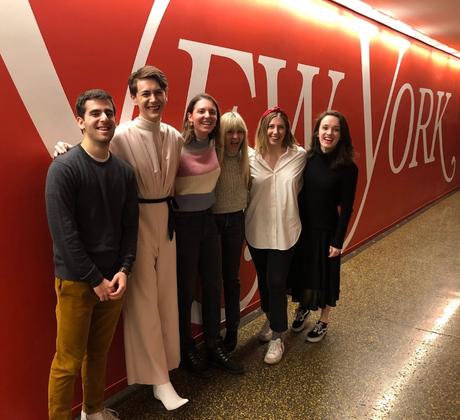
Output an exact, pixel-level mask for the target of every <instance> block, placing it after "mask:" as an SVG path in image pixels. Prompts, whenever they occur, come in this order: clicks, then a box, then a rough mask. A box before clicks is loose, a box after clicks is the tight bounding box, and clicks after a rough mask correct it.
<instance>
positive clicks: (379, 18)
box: [331, 0, 460, 59]
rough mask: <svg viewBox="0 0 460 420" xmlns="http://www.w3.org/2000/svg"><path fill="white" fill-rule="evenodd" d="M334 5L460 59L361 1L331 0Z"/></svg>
mask: <svg viewBox="0 0 460 420" xmlns="http://www.w3.org/2000/svg"><path fill="white" fill-rule="evenodd" d="M331 1H332V2H333V3H336V4H339V5H341V6H344V7H346V8H347V9H350V10H352V11H354V12H356V13H359V14H360V15H362V16H365V17H367V18H369V19H372V20H375V21H376V22H379V23H381V24H383V25H385V26H388V27H389V28H392V29H394V30H395V31H398V32H400V33H402V34H404V35H407V36H410V37H411V38H414V39H417V40H418V41H421V42H423V43H424V44H427V45H429V46H430V47H433V48H436V49H437V50H440V51H443V52H445V53H447V54H449V55H452V56H454V57H456V58H459V59H460V52H459V51H457V50H455V49H454V48H451V47H448V46H447V45H444V44H442V43H440V42H438V41H436V40H434V39H432V38H430V37H428V36H426V35H424V34H422V33H421V32H419V31H417V30H415V29H414V28H412V27H411V26H409V25H407V24H406V23H404V22H401V21H399V20H397V19H393V18H392V17H390V16H388V15H385V14H384V13H381V12H379V11H378V10H375V9H374V8H373V7H371V6H369V5H368V4H367V3H365V2H363V1H361V0H331Z"/></svg>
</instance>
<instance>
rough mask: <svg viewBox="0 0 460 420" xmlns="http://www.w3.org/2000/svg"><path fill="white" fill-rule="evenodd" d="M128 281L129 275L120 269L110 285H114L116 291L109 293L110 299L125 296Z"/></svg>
mask: <svg viewBox="0 0 460 420" xmlns="http://www.w3.org/2000/svg"><path fill="white" fill-rule="evenodd" d="M127 281H128V276H127V275H126V273H122V272H121V271H119V272H118V273H116V274H115V275H114V276H113V279H112V281H111V282H110V285H111V286H112V287H113V289H114V291H113V292H112V293H110V294H109V299H110V300H119V299H121V298H122V297H123V295H124V294H125V291H126V283H127Z"/></svg>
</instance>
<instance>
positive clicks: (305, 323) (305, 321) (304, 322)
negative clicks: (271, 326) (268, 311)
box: [291, 318, 308, 332]
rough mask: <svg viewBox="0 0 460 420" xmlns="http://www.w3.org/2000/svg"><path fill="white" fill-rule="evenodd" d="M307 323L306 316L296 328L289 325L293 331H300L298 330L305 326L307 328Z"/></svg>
mask: <svg viewBox="0 0 460 420" xmlns="http://www.w3.org/2000/svg"><path fill="white" fill-rule="evenodd" d="M307 325H308V322H307V318H305V320H304V321H303V322H302V325H301V326H300V327H297V328H294V327H291V330H292V331H294V332H300V331H303V330H304V329H305V328H307Z"/></svg>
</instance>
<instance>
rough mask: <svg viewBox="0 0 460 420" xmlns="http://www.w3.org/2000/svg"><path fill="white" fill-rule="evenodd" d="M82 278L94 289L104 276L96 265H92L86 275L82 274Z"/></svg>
mask: <svg viewBox="0 0 460 420" xmlns="http://www.w3.org/2000/svg"><path fill="white" fill-rule="evenodd" d="M82 280H84V281H86V282H87V283H88V284H89V285H90V286H91V287H92V288H93V289H94V288H95V287H97V286H99V285H100V284H101V283H102V280H104V276H103V275H102V274H101V272H100V271H99V270H98V269H97V267H96V266H95V265H93V268H92V269H91V271H90V272H89V273H88V274H87V275H86V276H84V277H83V278H82Z"/></svg>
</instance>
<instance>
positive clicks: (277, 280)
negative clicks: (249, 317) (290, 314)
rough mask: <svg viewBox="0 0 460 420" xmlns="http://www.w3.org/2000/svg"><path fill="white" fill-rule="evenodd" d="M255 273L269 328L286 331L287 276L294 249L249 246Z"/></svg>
mask: <svg viewBox="0 0 460 420" xmlns="http://www.w3.org/2000/svg"><path fill="white" fill-rule="evenodd" d="M249 251H250V252H251V257H252V260H253V261H254V265H255V267H256V271H257V281H258V285H259V294H260V300H261V306H262V310H263V311H264V312H265V313H266V314H268V317H269V319H270V328H271V329H272V330H273V331H275V332H283V331H286V330H287V327H288V322H287V294H286V289H287V276H288V273H289V266H290V264H291V260H292V256H293V253H294V249H293V248H290V249H287V250H285V251H280V250H277V249H258V248H253V247H252V246H249Z"/></svg>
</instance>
